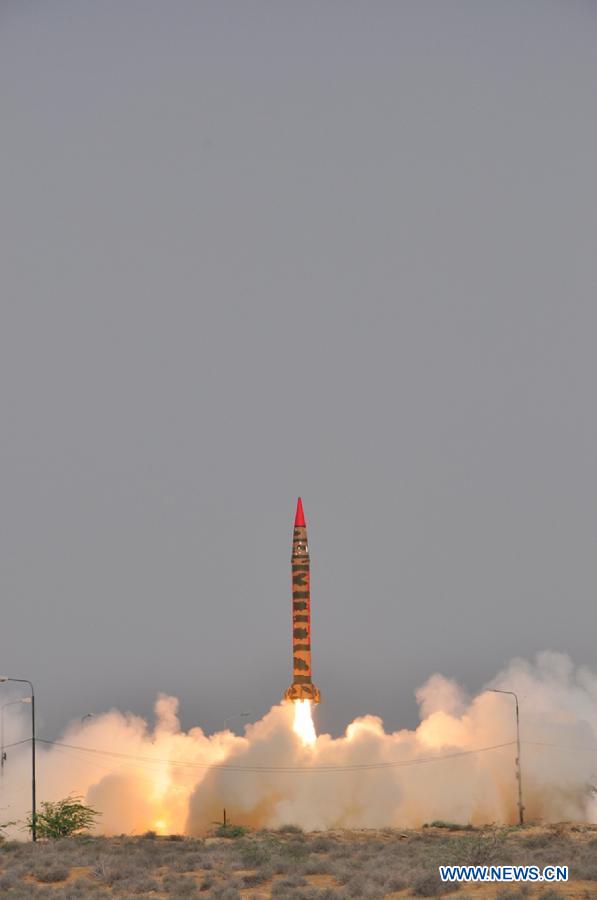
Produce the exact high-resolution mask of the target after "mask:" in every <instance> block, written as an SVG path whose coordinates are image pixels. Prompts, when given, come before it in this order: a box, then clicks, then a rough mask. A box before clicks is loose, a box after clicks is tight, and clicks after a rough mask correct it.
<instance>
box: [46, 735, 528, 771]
mask: <svg viewBox="0 0 597 900" xmlns="http://www.w3.org/2000/svg"><path fill="white" fill-rule="evenodd" d="M38 740H39V742H40V743H42V744H46V745H48V746H52V747H56V748H57V749H60V748H61V749H63V750H74V751H77V752H82V753H93V754H96V755H100V756H107V757H110V758H111V759H115V760H123V761H126V760H131V761H134V762H138V763H139V762H140V763H148V764H150V765H169V766H174V767H180V768H192V769H204V770H209V769H222V770H224V771H229V772H239V773H251V774H259V773H267V774H271V773H274V772H283V773H289V774H298V773H305V774H306V773H311V772H313V773H316V772H360V771H371V770H380V769H393V768H406V767H410V766H420V765H426V764H429V763H435V762H441V761H443V760H446V759H456V758H458V757H464V756H472V755H474V754H477V753H486V752H488V751H491V750H500V749H502V748H503V747H512V746H513V745H514V743H515V742H514V741H507V742H506V743H503V744H493V745H492V746H489V747H478V748H476V749H473V750H458V751H455V752H454V753H444V754H440V755H438V756H427V757H424V756H422V757H419V758H418V759H405V760H397V761H395V762H385V763H383V762H380V763H354V764H346V765H344V766H273V765H271V766H258V765H233V764H231V763H198V762H188V761H186V760H177V759H164V758H160V757H151V756H137V755H134V754H130V753H120V752H118V751H116V750H99V749H97V748H95V747H82V746H80V745H76V744H65V743H63V742H61V741H48V740H44V739H43V738H39V739H38Z"/></svg>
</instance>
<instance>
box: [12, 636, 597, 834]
mask: <svg viewBox="0 0 597 900" xmlns="http://www.w3.org/2000/svg"><path fill="white" fill-rule="evenodd" d="M488 687H489V688H501V689H503V690H511V691H515V692H516V693H517V694H518V696H519V699H520V729H521V740H522V753H521V761H522V779H523V800H524V805H525V814H526V817H527V819H529V820H540V821H561V820H564V819H576V820H585V821H596V820H597V802H596V800H595V795H594V793H593V790H592V787H591V786H592V784H594V783H596V782H597V779H596V778H595V767H596V765H597V676H595V675H594V674H592V673H591V672H589V671H588V670H586V669H575V668H574V666H573V665H572V663H571V662H570V660H569V659H568V658H567V657H566V656H564V655H562V654H557V653H542V654H540V655H539V656H538V657H537V658H536V660H535V662H534V663H528V662H525V661H523V660H514V661H513V662H511V663H510V664H509V666H508V667H507V668H506V669H505V670H504V671H502V672H500V674H499V675H498V676H497V677H496V678H495V679H494V680H493V681H492V682H491V684H490V685H488ZM417 700H418V703H419V707H420V711H421V723H420V725H419V726H418V728H416V730H414V731H408V730H402V731H397V732H394V733H392V734H387V733H386V732H385V731H384V728H383V723H382V721H381V720H380V719H379V718H377V717H375V716H365V717H363V718H359V719H356V720H355V721H354V722H352V723H351V724H350V725H349V726H348V727H347V729H346V732H345V734H344V736H343V737H340V738H337V739H334V738H332V737H331V736H330V735H327V734H322V735H320V736H319V737H318V738H317V741H316V744H315V745H314V746H313V747H309V746H303V743H302V742H301V740H300V739H299V738H298V736H297V735H296V734H295V733H294V731H293V729H292V722H293V709H292V706H291V705H289V704H284V705H280V706H275V707H273V708H272V709H271V710H270V711H269V712H268V713H267V714H266V715H265V716H264V717H263V719H261V720H260V721H258V722H255V723H253V724H251V725H248V726H247V727H246V729H245V735H244V736H243V737H238V736H236V735H233V734H232V733H231V732H229V731H224V732H220V733H218V734H214V735H211V736H208V735H205V734H204V732H203V731H202V730H201V729H200V728H194V729H192V730H191V731H189V732H188V733H184V732H181V730H180V725H179V722H178V719H177V706H178V702H177V700H176V699H175V698H173V697H166V696H160V697H159V698H158V701H157V703H156V724H155V727H153V728H150V727H149V726H148V725H147V723H146V722H145V721H143V720H142V719H140V718H138V717H136V716H133V715H130V714H127V715H123V714H122V713H120V712H117V711H111V712H108V713H106V714H104V715H101V716H96V717H94V718H92V719H87V720H85V721H84V722H76V723H72V724H71V725H70V726H69V728H68V729H67V731H66V733H65V734H64V736H63V738H62V739H61V743H63V744H67V745H69V748H68V749H67V748H64V747H60V746H54V747H50V748H48V749H45V748H43V746H40V750H39V794H40V797H41V799H42V800H43V799H49V800H52V799H58V798H59V797H63V796H66V795H67V794H69V793H77V794H80V795H82V796H84V797H85V798H86V800H87V802H88V803H89V804H91V805H92V806H94V807H95V808H96V809H98V810H99V811H100V812H101V814H102V815H101V819H100V820H99V823H98V830H99V831H102V832H104V833H123V832H124V833H143V832H145V831H148V830H154V831H157V832H161V833H175V832H177V833H187V834H202V833H205V831H207V830H208V829H209V828H211V827H212V823H213V822H215V821H217V820H221V818H222V810H223V808H226V811H227V815H228V817H229V819H230V820H231V821H232V822H234V823H238V824H246V825H250V826H253V827H276V826H279V825H282V824H285V823H290V822H291V823H295V824H298V825H301V826H302V827H303V828H305V829H325V828H331V827H335V828H338V827H383V826H396V827H403V828H406V827H416V826H420V825H422V824H423V823H424V822H431V821H433V820H437V819H443V820H449V821H454V822H461V823H467V822H471V823H473V824H483V823H487V822H503V823H509V822H515V821H517V807H516V802H517V783H516V779H515V756H516V746H515V738H516V729H515V718H514V700H513V698H512V697H509V696H507V695H503V694H497V693H490V692H489V691H487V690H486V691H483V692H482V693H480V694H479V695H477V696H475V697H473V698H470V697H468V696H467V695H466V694H465V692H464V691H463V690H462V689H461V688H460V687H459V686H458V685H457V684H456V683H455V682H453V681H451V680H449V679H447V678H444V677H443V676H441V675H433V676H432V677H431V678H430V679H429V680H428V681H427V683H426V684H425V685H423V687H421V688H420V689H419V690H418V691H417ZM14 710H15V707H12V708H11V709H10V710H7V713H8V712H10V713H12V719H11V720H10V722H8V718H7V725H8V727H7V729H6V741H7V742H9V741H10V742H13V741H15V740H17V739H19V737H21V738H22V737H26V734H20V735H18V734H17V733H16V730H15V714H14ZM73 747H76V748H85V749H72V748H73ZM92 751H93V752H92ZM8 753H9V757H8V759H7V764H6V768H5V774H4V778H3V786H2V798H1V799H0V822H1V821H2V819H4V820H7V819H15V818H16V819H23V818H24V816H25V813H26V810H27V809H28V806H27V800H28V777H29V756H28V754H29V745H27V744H25V745H23V747H21V748H14V749H11V750H9V751H8Z"/></svg>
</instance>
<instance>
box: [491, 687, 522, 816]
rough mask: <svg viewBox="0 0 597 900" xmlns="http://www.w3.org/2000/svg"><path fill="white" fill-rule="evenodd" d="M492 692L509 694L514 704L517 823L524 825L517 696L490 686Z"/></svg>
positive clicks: (512, 692) (511, 692)
mask: <svg viewBox="0 0 597 900" xmlns="http://www.w3.org/2000/svg"><path fill="white" fill-rule="evenodd" d="M489 690H490V691H491V693H492V694H510V696H511V697H514V702H515V704H516V760H515V764H516V780H517V781H518V824H519V825H524V806H523V805H522V772H521V769H520V718H519V715H518V696H517V695H516V694H515V693H514V691H502V690H500V689H499V688H490V689H489Z"/></svg>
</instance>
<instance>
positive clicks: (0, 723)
mask: <svg viewBox="0 0 597 900" xmlns="http://www.w3.org/2000/svg"><path fill="white" fill-rule="evenodd" d="M19 703H31V697H21V699H20V700H9V701H8V703H3V704H2V706H0V778H1V777H3V776H4V763H5V762H6V753H5V752H4V710H5V709H6V707H7V706H18V705H19Z"/></svg>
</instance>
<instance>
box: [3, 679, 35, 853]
mask: <svg viewBox="0 0 597 900" xmlns="http://www.w3.org/2000/svg"><path fill="white" fill-rule="evenodd" d="M5 681H10V682H14V683H16V684H28V685H29V687H30V688H31V696H30V697H28V698H27V699H28V700H29V701H30V703H31V840H32V841H36V840H37V806H36V802H35V691H34V690H33V685H32V683H31V682H30V681H29V679H27V678H12V677H11V676H9V675H0V683H3V682H5Z"/></svg>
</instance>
